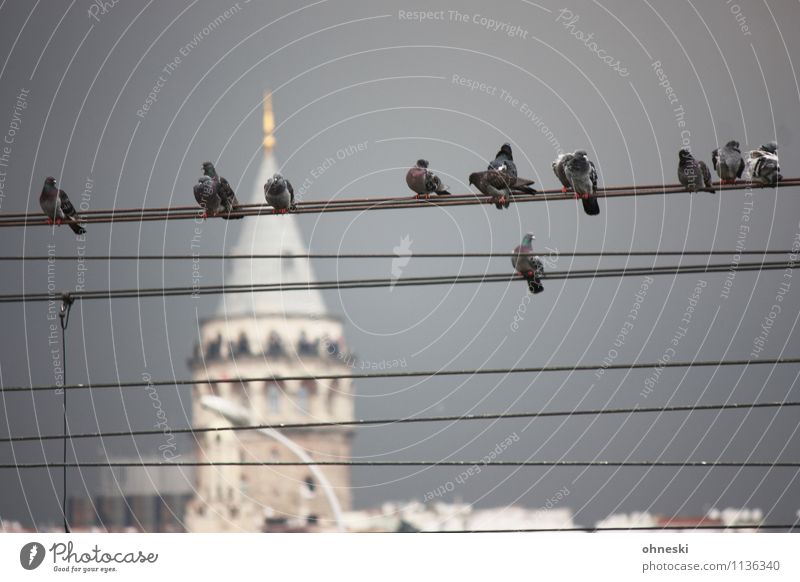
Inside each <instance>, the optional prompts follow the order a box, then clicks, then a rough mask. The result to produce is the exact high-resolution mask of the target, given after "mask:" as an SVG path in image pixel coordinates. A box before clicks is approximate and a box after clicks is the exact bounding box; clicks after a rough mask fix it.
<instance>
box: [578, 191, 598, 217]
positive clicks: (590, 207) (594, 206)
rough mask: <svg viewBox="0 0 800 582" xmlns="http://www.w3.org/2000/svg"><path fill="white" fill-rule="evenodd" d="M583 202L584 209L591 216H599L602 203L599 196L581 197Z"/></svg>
mask: <svg viewBox="0 0 800 582" xmlns="http://www.w3.org/2000/svg"><path fill="white" fill-rule="evenodd" d="M581 202H583V211H584V212H585V213H586V214H588V215H590V216H597V215H598V214H600V204H599V203H598V202H597V198H595V197H594V196H590V197H589V198H581Z"/></svg>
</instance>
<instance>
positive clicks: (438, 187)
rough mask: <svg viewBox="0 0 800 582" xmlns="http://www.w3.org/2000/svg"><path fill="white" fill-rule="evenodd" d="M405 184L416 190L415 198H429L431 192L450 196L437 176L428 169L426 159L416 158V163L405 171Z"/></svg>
mask: <svg viewBox="0 0 800 582" xmlns="http://www.w3.org/2000/svg"><path fill="white" fill-rule="evenodd" d="M406 184H408V187H409V188H411V190H412V191H414V192H416V194H417V195H416V197H417V198H429V197H430V195H431V194H437V195H439V196H450V192H448V191H447V187H446V186H445V185H444V184H442V181H441V180H440V179H439V176H437V175H436V174H434V173H433V172H432V171H431V170H429V169H428V160H417V164H416V165H415V166H412V167H411V168H410V169H409V170H408V172H407V173H406Z"/></svg>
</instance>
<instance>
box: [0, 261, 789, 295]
mask: <svg viewBox="0 0 800 582" xmlns="http://www.w3.org/2000/svg"><path fill="white" fill-rule="evenodd" d="M797 268H800V263H795V262H794V261H789V262H786V261H770V262H761V263H726V264H722V263H717V264H706V265H678V266H658V267H624V268H618V269H576V270H570V271H553V272H550V273H545V274H544V275H543V276H542V280H562V279H563V280H571V279H600V278H605V277H633V276H644V275H653V276H655V275H678V274H690V273H692V274H696V273H720V272H739V271H774V270H779V269H797ZM524 280H525V279H524V278H523V277H520V276H518V275H516V274H514V275H509V274H508V273H495V274H481V275H445V276H434V277H406V278H402V279H392V278H380V279H378V278H376V279H345V280H338V281H337V280H331V281H301V282H294V283H258V284H242V285H225V284H222V285H205V286H203V285H200V286H194V287H188V286H183V287H150V288H147V287H142V288H138V289H107V290H95V291H76V292H74V293H72V296H73V297H74V298H75V299H81V300H87V299H88V300H93V299H131V298H136V299H141V298H144V297H180V296H193V297H197V296H200V295H220V294H227V293H270V292H273V293H275V292H278V293H282V292H286V291H308V290H313V289H317V290H343V289H370V288H377V287H414V286H425V285H457V284H475V283H510V282H512V281H524ZM52 298H53V296H52V294H51V293H25V294H19V293H17V294H9V295H0V303H18V302H37V301H38V302H41V301H51V300H52Z"/></svg>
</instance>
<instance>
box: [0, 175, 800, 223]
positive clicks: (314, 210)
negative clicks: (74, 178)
mask: <svg viewBox="0 0 800 582" xmlns="http://www.w3.org/2000/svg"><path fill="white" fill-rule="evenodd" d="M715 185H716V187H717V188H719V189H720V191H722V192H725V191H727V190H742V189H764V188H770V189H771V188H786V187H792V186H798V185H800V178H785V179H784V180H782V181H780V182H778V183H777V184H775V185H762V184H751V183H745V182H740V183H737V184H732V185H720V184H718V183H716V184H715ZM688 193H689V192H687V191H686V189H685V188H684V187H683V186H682V185H680V184H654V185H646V186H613V187H606V188H600V189H598V191H597V197H598V198H620V197H629V196H652V195H666V194H688ZM693 195H696V194H693ZM701 196H705V194H701ZM555 200H574V195H573V194H572V193H568V194H562V192H561V190H560V189H553V190H542V191H541V192H537V193H536V194H516V195H514V196H512V201H513V202H551V201H555ZM490 203H492V202H491V199H490V198H489V197H487V196H482V195H478V194H463V195H454V196H441V197H436V198H430V199H428V200H419V199H417V198H414V197H394V198H392V197H389V198H349V199H340V200H329V201H322V200H317V201H308V202H300V203H298V204H297V210H296V211H295V214H322V213H329V212H354V211H368V210H389V209H402V208H428V207H450V206H470V205H475V204H490ZM200 211H201V210H200V208H199V207H197V206H175V207H161V208H121V209H104V210H91V211H87V212H83V213H81V214H80V215H79V216H78V219H79V221H80V222H81V223H82V224H92V223H108V222H147V221H162V220H197V219H198V217H199V214H200ZM265 215H266V216H271V215H272V208H271V207H270V206H267V205H266V204H245V205H242V206H240V207H239V209H237V210H236V211H235V212H233V213H232V214H231V216H234V217H238V216H265ZM14 226H47V221H46V219H45V217H44V216H43V215H42V214H41V213H27V212H22V213H8V214H2V215H0V227H14Z"/></svg>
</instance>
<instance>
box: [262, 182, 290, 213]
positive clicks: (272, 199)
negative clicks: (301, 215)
mask: <svg viewBox="0 0 800 582" xmlns="http://www.w3.org/2000/svg"><path fill="white" fill-rule="evenodd" d="M264 197H265V198H266V199H267V204H269V205H270V206H272V213H273V214H286V213H287V212H293V211H294V210H296V208H297V207H296V206H295V205H294V188H292V183H291V182H289V180H287V179H286V178H284V177H283V176H281V175H280V174H279V173H276V174H274V175H273V176H272V178H270V179H269V180H267V183H266V184H264Z"/></svg>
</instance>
